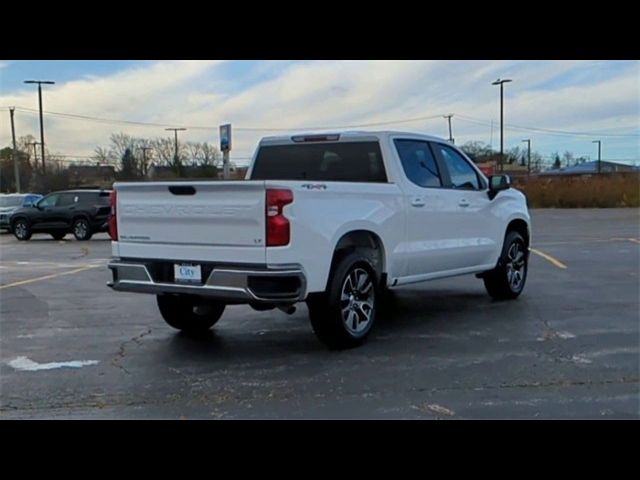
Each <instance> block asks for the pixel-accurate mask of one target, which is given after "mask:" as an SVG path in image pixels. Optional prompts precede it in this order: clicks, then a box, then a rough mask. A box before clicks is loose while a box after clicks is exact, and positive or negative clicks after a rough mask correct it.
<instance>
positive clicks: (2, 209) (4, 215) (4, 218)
mask: <svg viewBox="0 0 640 480" xmlns="http://www.w3.org/2000/svg"><path fill="white" fill-rule="evenodd" d="M41 198H42V195H39V194H37V193H8V194H2V195H0V229H4V230H10V228H11V227H10V224H9V218H10V217H11V214H12V213H13V212H15V211H16V210H18V209H19V208H22V207H28V206H30V205H33V204H34V203H36V202H37V201H38V200H40V199H41Z"/></svg>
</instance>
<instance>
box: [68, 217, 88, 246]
mask: <svg viewBox="0 0 640 480" xmlns="http://www.w3.org/2000/svg"><path fill="white" fill-rule="evenodd" d="M71 231H72V232H73V236H74V237H76V240H80V241H87V240H91V237H92V235H93V232H92V231H91V225H90V224H89V220H87V219H86V218H78V219H77V220H75V221H74V222H73V225H72V226H71Z"/></svg>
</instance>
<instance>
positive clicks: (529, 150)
mask: <svg viewBox="0 0 640 480" xmlns="http://www.w3.org/2000/svg"><path fill="white" fill-rule="evenodd" d="M522 141H523V142H527V174H530V173H531V140H530V139H528V138H527V139H526V140H522Z"/></svg>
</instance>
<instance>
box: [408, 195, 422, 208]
mask: <svg viewBox="0 0 640 480" xmlns="http://www.w3.org/2000/svg"><path fill="white" fill-rule="evenodd" d="M411 205H412V206H414V207H424V198H420V197H415V198H413V199H412V200H411Z"/></svg>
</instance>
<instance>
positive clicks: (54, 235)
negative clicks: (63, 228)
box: [51, 232, 67, 240]
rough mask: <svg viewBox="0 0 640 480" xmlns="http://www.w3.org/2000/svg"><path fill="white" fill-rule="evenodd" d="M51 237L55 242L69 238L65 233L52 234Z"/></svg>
mask: <svg viewBox="0 0 640 480" xmlns="http://www.w3.org/2000/svg"><path fill="white" fill-rule="evenodd" d="M51 236H52V237H53V239H54V240H62V239H63V238H64V237H66V236H67V234H66V233H65V232H55V233H51Z"/></svg>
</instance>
